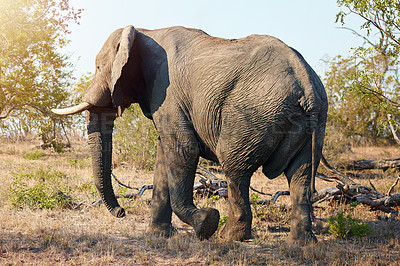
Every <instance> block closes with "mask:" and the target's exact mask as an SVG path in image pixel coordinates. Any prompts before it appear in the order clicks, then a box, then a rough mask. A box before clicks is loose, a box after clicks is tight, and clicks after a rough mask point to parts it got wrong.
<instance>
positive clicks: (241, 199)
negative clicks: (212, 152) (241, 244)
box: [221, 171, 253, 241]
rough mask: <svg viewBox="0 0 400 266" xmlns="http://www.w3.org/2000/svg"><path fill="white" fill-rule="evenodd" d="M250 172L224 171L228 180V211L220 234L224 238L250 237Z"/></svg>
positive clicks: (244, 238) (239, 238)
mask: <svg viewBox="0 0 400 266" xmlns="http://www.w3.org/2000/svg"><path fill="white" fill-rule="evenodd" d="M252 174H253V173H252V172H248V173H247V172H246V173H241V174H239V173H237V172H233V173H230V172H229V171H227V172H226V178H227V180H228V199H229V211H228V220H227V222H226V224H225V225H224V227H223V229H222V231H221V235H222V236H223V237H224V238H226V239H231V240H238V241H243V240H246V239H250V238H251V223H252V218H253V217H252V213H251V208H250V200H249V187H250V178H251V176H252Z"/></svg>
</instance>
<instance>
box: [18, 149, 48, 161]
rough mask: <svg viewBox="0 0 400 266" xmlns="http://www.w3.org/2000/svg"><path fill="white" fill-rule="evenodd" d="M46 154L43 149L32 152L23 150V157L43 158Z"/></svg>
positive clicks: (31, 158) (29, 158)
mask: <svg viewBox="0 0 400 266" xmlns="http://www.w3.org/2000/svg"><path fill="white" fill-rule="evenodd" d="M44 156H46V154H45V153H44V152H41V151H37V150H36V151H32V152H28V153H26V152H23V154H22V157H23V158H25V159H28V160H38V159H40V158H43V157H44Z"/></svg>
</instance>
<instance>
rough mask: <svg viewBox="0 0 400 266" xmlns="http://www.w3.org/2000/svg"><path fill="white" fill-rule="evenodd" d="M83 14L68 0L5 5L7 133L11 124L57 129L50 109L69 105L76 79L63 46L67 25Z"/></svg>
mask: <svg viewBox="0 0 400 266" xmlns="http://www.w3.org/2000/svg"><path fill="white" fill-rule="evenodd" d="M81 11H82V10H78V11H75V10H74V9H73V8H72V7H70V6H69V1H68V0H62V1H53V0H2V1H1V2H0V127H2V132H4V131H7V130H8V128H9V125H10V123H11V124H14V127H22V128H23V130H27V131H30V130H34V131H38V132H41V131H43V130H44V129H46V128H49V127H50V128H53V124H54V123H55V122H56V121H55V120H56V119H55V118H52V117H51V115H50V112H49V110H50V108H52V107H56V106H59V105H62V104H64V103H66V101H67V100H68V99H69V96H70V91H69V89H70V87H71V83H72V81H73V79H72V72H73V67H72V64H71V63H70V62H69V61H68V59H69V57H68V56H67V55H65V54H63V53H62V52H61V48H63V47H65V45H67V44H68V42H69V41H68V39H67V38H66V36H67V34H69V30H68V24H70V23H71V22H77V21H78V19H79V18H80V13H81ZM7 118H9V119H8V121H4V119H7ZM15 124H19V125H15ZM12 128H13V127H12Z"/></svg>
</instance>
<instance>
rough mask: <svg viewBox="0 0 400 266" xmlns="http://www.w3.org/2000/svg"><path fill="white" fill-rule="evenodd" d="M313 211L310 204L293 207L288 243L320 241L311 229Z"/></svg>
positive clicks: (302, 243) (301, 243) (303, 243)
mask: <svg viewBox="0 0 400 266" xmlns="http://www.w3.org/2000/svg"><path fill="white" fill-rule="evenodd" d="M311 211H312V206H311V205H310V204H299V205H297V206H294V207H293V210H292V222H291V225H290V234H289V237H288V239H287V242H288V243H290V244H298V245H305V244H308V243H316V242H318V240H317V238H316V237H315V235H314V233H313V232H312V230H311Z"/></svg>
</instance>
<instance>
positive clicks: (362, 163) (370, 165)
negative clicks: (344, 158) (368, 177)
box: [340, 158, 400, 171]
mask: <svg viewBox="0 0 400 266" xmlns="http://www.w3.org/2000/svg"><path fill="white" fill-rule="evenodd" d="M340 168H342V169H345V170H368V169H382V170H383V171H386V170H387V169H389V168H397V169H400V158H396V159H383V160H379V161H376V160H357V161H351V162H346V163H342V164H340Z"/></svg>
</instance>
